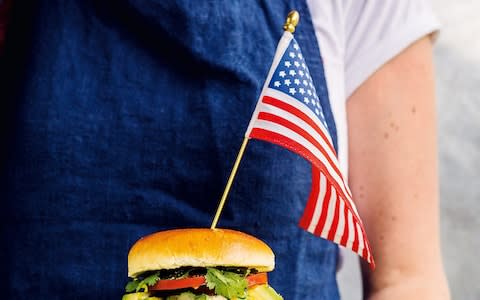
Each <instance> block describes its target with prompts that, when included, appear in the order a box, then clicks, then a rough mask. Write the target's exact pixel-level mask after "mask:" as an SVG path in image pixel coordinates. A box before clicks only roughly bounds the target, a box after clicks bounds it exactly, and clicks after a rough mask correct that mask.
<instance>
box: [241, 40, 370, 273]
mask: <svg viewBox="0 0 480 300" xmlns="http://www.w3.org/2000/svg"><path fill="white" fill-rule="evenodd" d="M245 136H246V137H247V138H253V139H259V140H263V141H267V142H270V143H273V144H277V145H279V146H281V147H284V148H287V149H289V150H291V151H293V152H294V153H296V154H298V155H301V156H302V157H304V158H305V159H307V160H308V161H309V162H310V163H311V164H312V188H311V192H310V195H309V198H308V200H307V204H306V207H305V210H304V213H303V216H302V217H301V219H300V221H299V226H300V227H301V228H303V229H305V230H307V231H308V232H310V233H313V234H314V235H316V236H320V237H322V238H325V239H327V240H330V241H332V242H334V243H336V244H339V245H341V246H344V247H346V248H349V249H351V250H352V251H354V252H356V253H357V254H359V255H360V256H362V257H363V258H364V259H365V260H366V261H367V262H368V263H369V264H370V266H371V268H374V267H375V263H374V260H373V256H372V252H371V248H370V244H369V242H368V239H367V236H366V233H365V229H364V226H363V223H362V221H361V219H360V216H359V215H358V212H357V209H356V207H355V204H354V202H353V200H352V194H351V192H350V189H349V187H348V184H347V182H346V181H345V178H344V176H343V174H342V172H341V170H340V168H339V163H338V159H337V155H336V151H335V149H334V147H333V144H332V139H331V136H330V133H329V131H328V126H327V123H326V121H325V118H324V115H323V111H322V106H321V102H320V100H319V99H318V96H317V92H316V90H315V86H314V84H313V81H312V78H311V76H310V72H309V70H308V66H307V65H306V62H305V59H304V57H303V55H302V51H301V49H300V46H299V45H298V43H297V41H296V40H295V38H294V37H293V35H292V34H291V33H290V32H287V31H285V32H284V34H283V36H282V38H281V39H280V42H279V44H278V47H277V50H276V53H275V56H274V58H273V62H272V66H271V68H270V71H269V73H268V76H267V79H266V81H265V84H264V86H263V89H262V92H261V94H260V97H259V100H258V102H257V106H256V108H255V111H254V113H253V116H252V119H251V120H250V123H249V125H248V128H247V131H246V133H245Z"/></svg>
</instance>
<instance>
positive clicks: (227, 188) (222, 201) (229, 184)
mask: <svg viewBox="0 0 480 300" xmlns="http://www.w3.org/2000/svg"><path fill="white" fill-rule="evenodd" d="M247 143H248V137H245V138H244V139H243V143H242V146H241V147H240V151H238V155H237V159H236V160H235V163H234V164H233V168H232V172H231V173H230V177H228V181H227V185H226V186H225V190H223V195H222V199H220V203H219V204H218V207H217V212H216V213H215V217H214V218H213V222H212V226H210V228H211V229H214V228H215V227H217V223H218V219H219V218H220V214H221V213H222V210H223V206H224V205H225V200H226V199H227V196H228V192H229V191H230V188H231V187H232V183H233V178H235V174H237V170H238V165H240V161H241V160H242V156H243V153H244V152H245V148H246V147H247Z"/></svg>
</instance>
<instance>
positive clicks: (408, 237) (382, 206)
mask: <svg viewBox="0 0 480 300" xmlns="http://www.w3.org/2000/svg"><path fill="white" fill-rule="evenodd" d="M431 48H432V47H431V43H430V41H429V39H428V38H424V39H422V40H419V41H417V42H416V43H414V44H413V45H411V46H410V47H409V48H407V49H406V50H404V51H403V52H402V53H400V54H399V55H398V56H397V57H395V58H394V59H392V60H391V61H390V62H388V63H387V64H386V65H384V66H383V67H382V68H381V69H380V70H378V71H377V72H376V73H375V74H373V75H372V76H371V77H370V78H369V79H368V80H367V81H366V82H365V83H364V84H363V85H362V86H361V87H360V88H359V89H358V90H356V91H355V93H354V94H353V95H352V96H351V97H350V99H349V101H348V104H347V113H348V123H349V142H350V146H349V157H350V185H351V188H352V192H353V195H354V198H355V199H356V202H357V204H358V209H359V212H360V215H361V216H362V217H363V218H364V222H365V226H366V230H367V233H368V235H369V238H370V241H371V244H372V248H373V253H374V257H375V259H376V264H377V269H376V271H374V272H370V271H369V270H368V269H367V268H364V275H365V276H364V277H365V292H366V298H368V299H371V300H382V299H389V300H394V299H436V300H438V299H449V295H448V287H447V283H446V280H445V275H444V271H443V266H442V262H441V254H440V242H439V217H438V215H439V211H438V178H437V146H436V118H435V99H434V80H433V71H432V70H433V67H432V53H431V52H432V51H431Z"/></svg>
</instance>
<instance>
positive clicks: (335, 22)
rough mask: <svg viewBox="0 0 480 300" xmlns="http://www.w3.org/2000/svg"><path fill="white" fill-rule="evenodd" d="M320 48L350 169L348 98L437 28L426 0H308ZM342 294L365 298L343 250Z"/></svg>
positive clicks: (352, 260)
mask: <svg viewBox="0 0 480 300" xmlns="http://www.w3.org/2000/svg"><path fill="white" fill-rule="evenodd" d="M307 3H308V6H309V9H310V13H311V15H312V21H313V26H314V28H315V33H316V36H317V40H318V43H319V47H320V51H321V54H322V58H323V62H324V69H325V78H326V81H327V86H328V91H329V96H330V104H331V107H332V111H333V115H334V118H335V122H336V126H337V134H338V146H339V152H338V156H339V161H340V167H341V168H342V170H343V172H344V174H347V172H348V156H347V155H348V140H347V120H346V101H347V99H348V97H349V96H350V95H351V94H352V93H353V92H354V91H355V90H356V89H357V88H358V87H359V86H360V85H361V84H362V83H363V82H364V81H365V80H366V79H367V78H368V77H369V76H371V75H372V74H373V73H374V72H375V71H376V70H377V69H378V68H380V67H381V66H382V65H383V64H385V63H386V62H387V61H389V60H390V59H392V58H393V57H395V56H396V55H398V54H399V53H400V52H401V51H402V50H404V49H405V48H406V47H408V46H409V45H410V44H412V43H413V42H415V41H416V40H418V39H420V38H421V37H423V36H425V35H428V34H430V33H432V32H435V31H437V30H438V29H439V23H438V21H437V19H436V17H435V15H434V13H433V12H432V9H431V7H430V5H429V3H428V1H427V0H307ZM342 254H343V255H342V256H343V261H344V262H343V267H342V268H341V269H340V271H339V272H338V276H337V278H338V283H339V288H340V294H341V296H342V298H343V299H348V300H354V299H363V298H362V296H361V295H362V292H361V291H362V288H361V280H360V271H359V265H358V258H357V256H356V255H355V254H353V252H350V251H348V250H342Z"/></svg>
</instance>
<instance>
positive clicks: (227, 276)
mask: <svg viewBox="0 0 480 300" xmlns="http://www.w3.org/2000/svg"><path fill="white" fill-rule="evenodd" d="M205 279H206V281H207V287H208V288H209V289H211V290H215V293H216V294H217V295H222V296H224V297H226V298H228V299H232V298H237V299H246V298H247V292H246V290H247V280H246V279H245V277H244V276H242V275H240V274H236V273H233V272H228V271H221V270H218V269H214V268H207V275H205Z"/></svg>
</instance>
